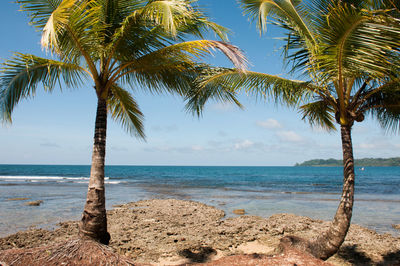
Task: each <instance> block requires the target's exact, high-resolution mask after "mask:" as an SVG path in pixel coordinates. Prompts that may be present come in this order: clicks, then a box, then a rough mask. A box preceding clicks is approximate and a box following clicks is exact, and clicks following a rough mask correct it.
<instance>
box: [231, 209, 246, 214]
mask: <svg viewBox="0 0 400 266" xmlns="http://www.w3.org/2000/svg"><path fill="white" fill-rule="evenodd" d="M233 213H234V214H237V215H243V214H245V213H246V212H245V211H244V209H236V210H233Z"/></svg>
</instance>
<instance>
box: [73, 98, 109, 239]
mask: <svg viewBox="0 0 400 266" xmlns="http://www.w3.org/2000/svg"><path fill="white" fill-rule="evenodd" d="M106 132H107V104H106V101H105V100H103V99H101V98H100V97H99V99H98V102H97V112H96V124H95V131H94V145H93V154H92V166H91V169H90V179H89V188H88V193H87V198H86V204H85V207H84V210H83V214H82V220H81V222H80V225H79V235H80V236H81V237H89V238H92V239H94V240H96V241H99V242H100V243H103V244H106V245H107V244H108V243H109V241H110V234H109V233H108V232H107V217H106V204H105V203H106V200H105V190H104V163H105V155H106Z"/></svg>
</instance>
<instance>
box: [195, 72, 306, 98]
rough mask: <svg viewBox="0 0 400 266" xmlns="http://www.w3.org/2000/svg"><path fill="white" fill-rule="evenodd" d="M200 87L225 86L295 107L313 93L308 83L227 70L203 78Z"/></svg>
mask: <svg viewBox="0 0 400 266" xmlns="http://www.w3.org/2000/svg"><path fill="white" fill-rule="evenodd" d="M201 85H202V86H226V87H228V86H229V87H231V89H232V90H234V91H239V90H242V89H243V90H245V91H246V93H248V94H252V95H255V96H256V97H261V98H262V99H265V100H269V99H273V100H275V101H276V102H280V103H283V104H286V105H288V106H295V105H297V104H298V103H299V102H301V101H302V100H304V99H306V98H308V97H309V96H310V94H312V93H313V89H312V88H311V87H310V86H309V83H308V82H304V81H297V80H289V79H285V78H282V77H279V76H274V75H268V74H264V73H258V72H252V71H246V72H240V71H238V70H234V69H227V70H225V71H222V72H220V73H217V74H215V75H212V76H208V77H203V80H202V82H201Z"/></svg>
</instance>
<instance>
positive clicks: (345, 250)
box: [337, 245, 376, 266]
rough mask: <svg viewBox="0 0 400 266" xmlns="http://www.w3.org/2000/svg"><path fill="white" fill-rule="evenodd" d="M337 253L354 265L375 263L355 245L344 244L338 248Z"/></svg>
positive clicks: (365, 265)
mask: <svg viewBox="0 0 400 266" xmlns="http://www.w3.org/2000/svg"><path fill="white" fill-rule="evenodd" d="M337 255H338V256H339V257H340V258H342V259H344V260H346V261H347V262H350V263H351V264H352V265H355V266H368V265H376V264H374V263H373V261H372V260H371V259H370V258H369V257H368V255H367V254H365V253H364V252H362V251H357V245H352V246H344V247H342V248H340V250H339V251H338V253H337Z"/></svg>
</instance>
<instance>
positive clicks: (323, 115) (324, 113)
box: [300, 100, 336, 131]
mask: <svg viewBox="0 0 400 266" xmlns="http://www.w3.org/2000/svg"><path fill="white" fill-rule="evenodd" d="M333 112H334V110H333V108H332V107H331V105H330V104H329V103H327V102H326V101H325V100H319V101H314V102H311V103H308V104H305V105H302V106H300V113H301V114H302V115H303V118H302V119H303V120H307V121H308V122H309V123H310V125H311V126H313V127H314V126H319V127H322V128H323V129H325V130H328V131H331V130H336V127H335V124H334V122H335V118H334V116H333V115H332V113H333Z"/></svg>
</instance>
